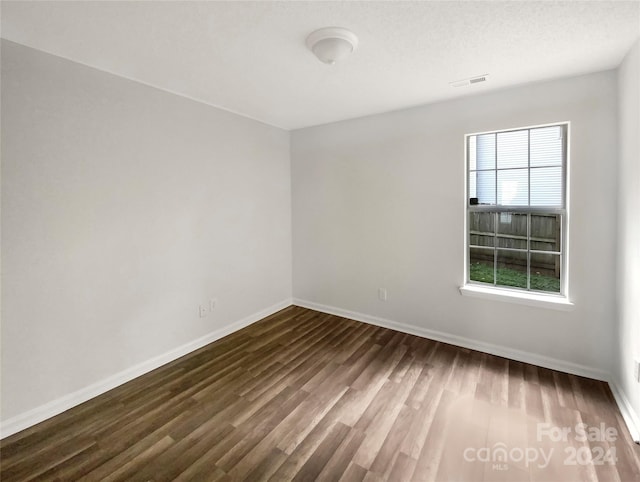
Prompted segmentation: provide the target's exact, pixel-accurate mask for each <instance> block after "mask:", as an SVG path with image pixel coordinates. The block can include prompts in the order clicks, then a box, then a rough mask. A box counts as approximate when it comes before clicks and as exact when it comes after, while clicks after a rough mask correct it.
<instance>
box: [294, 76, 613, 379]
mask: <svg viewBox="0 0 640 482" xmlns="http://www.w3.org/2000/svg"><path fill="white" fill-rule="evenodd" d="M399 88H401V87H399ZM616 93H617V88H616V73H615V72H604V73H597V74H592V75H586V76H581V77H576V78H569V79H563V80H557V81H553V82H546V83H539V84H532V85H528V86H524V87H518V88H513V89H510V90H504V91H500V92H496V93H490V94H485V95H478V96H472V97H466V98H464V99H459V100H454V101H447V102H442V103H438V104H433V105H427V106H422V107H417V108H412V109H408V110H402V111H397V112H391V113H386V114H382V115H376V116H371V117H366V118H360V119H355V120H351V121H345V122H339V123H333V124H328V125H324V126H319V127H312V128H308V129H302V130H298V131H294V132H293V133H292V138H291V157H292V179H293V286H294V300H296V299H297V300H299V302H312V303H316V304H319V305H324V307H325V308H326V307H330V308H337V309H339V310H346V311H349V312H356V313H360V314H364V315H366V316H375V317H379V318H383V319H385V320H391V321H394V322H397V323H403V324H406V325H410V326H411V327H415V328H417V330H416V331H418V332H421V331H422V332H424V330H436V331H439V332H442V333H444V334H448V335H453V336H454V337H455V336H457V337H464V338H468V339H471V340H474V341H477V342H480V343H485V344H490V345H494V346H497V347H503V348H506V352H515V351H521V352H525V353H528V354H532V355H533V356H531V357H527V359H535V360H544V359H547V358H549V357H550V358H552V359H555V361H558V360H560V361H562V362H566V366H568V367H573V368H575V369H576V370H574V371H578V372H583V373H589V374H595V375H602V376H604V374H605V372H609V371H610V370H611V367H612V365H613V342H614V331H615V330H614V328H613V327H614V325H615V319H614V317H615V305H614V302H615V293H614V288H615V228H616V215H615V212H614V211H613V209H614V206H615V197H616V184H617V178H616V172H617V169H616V165H617V156H618V152H617V108H616V105H617V98H616ZM558 121H570V122H571V144H570V148H571V159H570V164H571V176H570V182H571V199H570V201H571V206H572V210H571V220H570V229H571V232H570V237H571V241H570V250H571V257H570V270H569V276H570V298H571V300H572V301H573V302H574V303H575V309H574V310H573V311H570V312H561V311H554V310H549V309H546V308H539V307H529V306H521V305H515V304H509V303H504V302H499V301H489V300H482V299H475V298H468V297H463V296H461V295H460V293H459V292H458V288H459V287H460V286H461V285H462V283H463V256H464V247H463V240H464V231H463V229H464V228H463V219H464V202H465V200H464V197H465V196H464V186H463V179H464V135H465V134H466V133H471V132H479V131H488V130H494V129H505V128H513V127H521V126H530V125H537V124H546V123H551V122H558ZM379 287H386V288H387V289H388V301H386V302H382V301H379V300H378V298H377V294H378V293H377V290H378V288H379ZM572 364H575V365H572Z"/></svg>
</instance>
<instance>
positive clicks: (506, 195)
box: [469, 125, 566, 211]
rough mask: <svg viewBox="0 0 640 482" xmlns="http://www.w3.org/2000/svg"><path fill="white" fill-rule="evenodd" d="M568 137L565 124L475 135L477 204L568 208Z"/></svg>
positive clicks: (472, 187) (473, 190)
mask: <svg viewBox="0 0 640 482" xmlns="http://www.w3.org/2000/svg"><path fill="white" fill-rule="evenodd" d="M564 136H565V126H564V125H557V126H550V127H538V128H532V129H519V130H513V131H507V132H497V133H490V134H479V135H474V136H471V137H470V139H469V197H470V198H472V202H471V204H473V205H477V206H480V207H481V206H504V207H518V208H525V211H526V208H550V209H560V210H562V209H564V207H565V200H564V170H565V168H566V165H565V164H566V163H565V159H566V155H565V152H564V151H565V143H564V141H563V137H564ZM474 198H475V199H474ZM476 199H477V202H476Z"/></svg>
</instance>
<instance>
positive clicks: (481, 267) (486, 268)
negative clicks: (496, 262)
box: [470, 262, 560, 293]
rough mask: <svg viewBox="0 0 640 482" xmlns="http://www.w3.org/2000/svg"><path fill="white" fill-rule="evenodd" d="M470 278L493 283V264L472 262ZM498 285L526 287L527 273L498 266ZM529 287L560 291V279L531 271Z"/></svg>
mask: <svg viewBox="0 0 640 482" xmlns="http://www.w3.org/2000/svg"><path fill="white" fill-rule="evenodd" d="M470 268H471V273H470V279H471V281H480V282H481V283H490V284H493V265H488V264H485V263H480V262H477V263H472V264H471V266H470ZM497 271H498V272H497V283H496V285H498V286H510V287H515V288H526V287H527V274H526V273H523V272H521V271H518V270H515V269H511V268H498V270H497ZM531 289H532V290H539V291H549V292H552V293H560V280H559V279H557V278H555V277H553V276H546V275H543V274H536V273H533V274H532V275H531Z"/></svg>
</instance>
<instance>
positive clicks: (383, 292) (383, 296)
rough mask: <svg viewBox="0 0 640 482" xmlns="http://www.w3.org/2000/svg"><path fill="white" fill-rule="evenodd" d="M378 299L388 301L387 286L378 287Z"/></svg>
mask: <svg viewBox="0 0 640 482" xmlns="http://www.w3.org/2000/svg"><path fill="white" fill-rule="evenodd" d="M378 299H379V300H380V301H387V288H378Z"/></svg>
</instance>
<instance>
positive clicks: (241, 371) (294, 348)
mask: <svg viewBox="0 0 640 482" xmlns="http://www.w3.org/2000/svg"><path fill="white" fill-rule="evenodd" d="M579 424H586V425H579ZM567 430H568V431H567ZM583 432H584V433H583ZM614 432H615V434H614ZM562 434H564V436H563V435H562ZM582 435H588V437H587V438H588V439H587V440H583V438H585V437H582ZM556 439H558V440H557V441H556ZM0 449H1V454H0V461H1V464H2V467H1V478H2V480H3V481H7V482H8V481H13V480H128V481H129V480H133V481H137V480H140V481H148V480H157V481H160V480H211V481H214V480H221V481H231V480H238V481H239V480H247V481H252V482H253V481H260V480H273V481H288V480H294V481H312V480H322V481H338V480H342V481H348V482H353V481H361V480H363V481H382V480H389V481H423V480H424V481H427V480H435V481H449V480H451V481H453V480H455V481H494V480H495V481H509V482H516V481H545V482H551V481H558V482H568V481H602V482H613V481H621V482H627V481H637V480H640V458H639V454H640V447H638V446H637V445H634V444H633V443H632V441H631V440H630V438H629V434H628V432H627V430H626V428H625V427H624V425H623V422H622V418H621V416H620V413H619V411H618V408H617V407H616V405H615V402H614V400H613V397H612V395H611V392H610V391H609V388H608V386H607V385H606V384H605V383H602V382H598V381H594V380H590V379H587V378H581V377H577V376H573V375H567V374H565V373H561V372H556V371H553V370H547V369H544V368H540V367H536V366H533V365H527V364H524V363H520V362H515V361H511V360H507V359H504V358H499V357H495V356H491V355H487V354H484V353H480V352H476V351H472V350H467V349H463V348H458V347H455V346H452V345H447V344H444V343H438V342H435V341H431V340H426V339H423V338H419V337H416V336H412V335H407V334H404V333H399V332H395V331H392V330H387V329H384V328H378V327H375V326H371V325H367V324H363V323H359V322H356V321H352V320H348V319H344V318H340V317H336V316H331V315H325V314H322V313H318V312H315V311H311V310H307V309H304V308H300V307H295V306H294V307H289V308H287V309H285V310H282V311H280V312H279V313H276V314H274V315H272V316H270V317H268V318H266V319H264V320H262V321H260V322H258V323H255V324H253V325H252V326H250V327H248V328H246V329H244V330H241V331H239V332H236V333H234V334H232V335H230V336H228V337H226V338H224V339H222V340H219V341H217V342H215V343H212V344H211V345H208V346H206V347H204V348H202V349H200V350H198V351H196V352H194V353H192V354H190V355H187V356H185V357H183V358H181V359H179V360H176V361H175V362H173V363H170V364H168V365H165V366H163V367H162V368H159V369H158V370H155V371H153V372H151V373H149V374H147V375H144V376H142V377H140V378H138V379H136V380H133V381H132V382H129V383H127V384H125V385H123V386H121V387H118V388H116V389H114V390H111V391H110V392H108V393H105V394H104V395H101V396H99V397H97V398H95V399H93V400H91V401H89V402H87V403H84V404H82V405H80V406H78V407H76V408H74V409H72V410H69V411H67V412H65V413H63V414H61V415H58V416H57V417H54V418H52V419H50V420H47V421H46V422H43V423H41V424H39V425H37V426H35V427H32V428H29V429H27V430H25V431H23V432H21V433H18V434H15V435H13V436H11V437H9V438H7V439H5V440H3V441H2V443H1V445H0Z"/></svg>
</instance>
